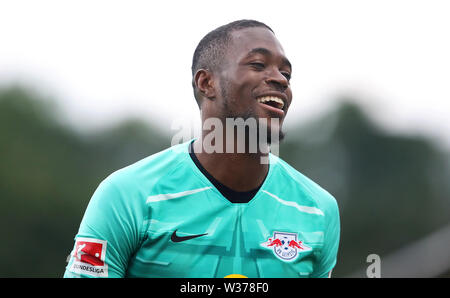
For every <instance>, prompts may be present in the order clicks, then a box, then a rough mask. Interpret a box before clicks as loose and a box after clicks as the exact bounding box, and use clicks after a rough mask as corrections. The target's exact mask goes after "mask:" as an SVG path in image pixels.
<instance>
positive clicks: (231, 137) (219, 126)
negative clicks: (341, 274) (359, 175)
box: [64, 20, 340, 277]
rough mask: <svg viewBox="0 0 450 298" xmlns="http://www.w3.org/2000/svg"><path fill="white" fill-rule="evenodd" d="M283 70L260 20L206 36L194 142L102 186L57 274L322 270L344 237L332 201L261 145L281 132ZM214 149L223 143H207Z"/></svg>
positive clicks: (197, 76)
mask: <svg viewBox="0 0 450 298" xmlns="http://www.w3.org/2000/svg"><path fill="white" fill-rule="evenodd" d="M291 72H292V66H291V63H290V62H289V60H288V59H287V57H286V54H285V52H284V50H283V48H282V46H281V44H280V43H279V41H278V40H277V38H276V37H275V35H274V33H273V31H272V29H270V28H269V27H268V26H267V25H265V24H263V23H260V22H257V21H253V20H240V21H236V22H232V23H230V24H227V25H224V26H221V27H219V28H217V29H215V30H214V31H211V32H210V33H208V34H207V35H206V36H205V37H204V38H203V39H202V40H201V41H200V43H199V45H198V46H197V49H196V50H195V53H194V58H193V64H192V78H193V79H192V83H193V87H194V96H195V98H196V100H197V103H198V105H199V108H200V111H201V117H202V123H203V130H202V137H201V138H199V139H194V140H191V141H189V142H187V143H184V144H179V145H175V146H172V147H171V148H169V149H166V150H165V151H162V152H159V153H157V154H154V155H151V156H149V157H147V158H145V159H143V160H141V161H139V162H137V163H135V164H133V165H130V166H128V167H126V168H124V169H121V170H118V171H116V172H115V173H113V174H111V175H110V176H109V177H107V178H106V179H105V180H104V181H103V182H102V183H101V184H100V185H99V187H98V188H97V190H96V191H95V193H94V195H93V197H92V199H91V201H90V203H89V206H88V208H87V210H86V212H85V215H84V217H83V220H82V222H81V225H80V228H79V231H78V233H77V235H76V237H75V246H74V249H73V251H72V253H71V257H70V261H69V263H68V265H67V267H66V272H65V275H64V276H65V277H226V276H236V275H238V276H247V277H327V276H330V273H331V270H332V269H333V267H334V266H335V264H336V255H337V250H338V245H339V233H340V228H339V212H338V207H337V204H336V200H335V199H334V198H333V197H332V196H331V195H330V194H329V193H328V192H326V191H325V190H323V189H322V188H321V187H320V186H319V185H317V184H316V183H314V182H313V181H311V180H310V179H308V178H307V177H305V176H304V175H302V174H301V173H299V172H298V171H296V170H295V169H294V168H292V167H291V166H289V165H288V164H287V163H286V162H284V161H283V160H282V159H280V158H278V157H277V156H276V155H274V154H271V153H268V152H267V151H265V150H263V149H264V145H273V144H274V143H277V142H278V141H279V139H282V138H283V132H282V124H283V120H284V117H285V116H286V114H287V111H288V109H289V106H290V104H291V101H292V92H291V86H290V83H289V80H290V77H291ZM211 119H214V121H212V122H211ZM230 119H231V120H232V121H231V122H230V121H229V120H230ZM236 119H241V120H242V121H240V122H239V121H236ZM251 121H254V123H257V125H254V126H251V125H248V124H249V123H250V122H251ZM208 123H209V124H208ZM211 123H213V124H214V131H215V132H216V133H215V134H214V138H211V137H210V136H211V132H212V131H213V125H210V124H211ZM227 123H233V124H234V125H228V124H227ZM236 123H238V124H237V125H235V124H236ZM242 126H244V127H243V128H244V132H245V136H244V138H243V139H239V138H238V134H235V133H234V132H235V131H236V130H239V129H240V128H242ZM230 130H231V131H232V132H233V133H230ZM274 132H275V133H274ZM255 134H257V135H258V137H257V138H255V137H254V135H255ZM208 136H209V137H208ZM273 136H276V137H275V138H274V137H273ZM255 139H256V140H257V142H258V146H257V150H253V151H252V150H250V148H251V147H252V142H254V140H255ZM205 140H208V141H205ZM242 140H243V141H242ZM240 142H241V143H242V142H243V143H244V144H240ZM218 144H219V145H220V146H218V147H223V148H228V149H231V150H224V151H220V150H211V148H208V147H211V146H214V148H217V145H218ZM230 144H231V145H230ZM241 145H242V146H241ZM261 145H262V146H261ZM239 146H241V149H242V148H243V150H237V149H238V147H239ZM223 152H224V153H223ZM262 157H266V159H267V161H268V162H261V161H262V159H261V158H262Z"/></svg>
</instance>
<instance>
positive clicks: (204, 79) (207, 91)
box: [194, 68, 216, 99]
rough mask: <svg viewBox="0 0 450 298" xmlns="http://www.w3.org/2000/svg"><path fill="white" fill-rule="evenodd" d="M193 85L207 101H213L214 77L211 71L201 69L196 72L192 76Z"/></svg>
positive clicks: (214, 91)
mask: <svg viewBox="0 0 450 298" xmlns="http://www.w3.org/2000/svg"><path fill="white" fill-rule="evenodd" d="M194 84H195V86H196V87H197V90H198V92H199V93H200V94H201V95H202V96H204V97H206V98H208V99H214V98H215V97H216V89H215V87H214V76H213V74H212V73H211V71H209V70H207V69H203V68H201V69H199V70H197V72H196V73H195V76H194Z"/></svg>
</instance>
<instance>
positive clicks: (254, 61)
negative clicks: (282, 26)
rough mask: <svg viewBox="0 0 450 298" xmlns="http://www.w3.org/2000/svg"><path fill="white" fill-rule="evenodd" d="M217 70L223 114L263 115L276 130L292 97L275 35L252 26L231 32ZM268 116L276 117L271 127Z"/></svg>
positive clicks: (288, 70)
mask: <svg viewBox="0 0 450 298" xmlns="http://www.w3.org/2000/svg"><path fill="white" fill-rule="evenodd" d="M227 49H228V51H227V55H226V56H225V57H224V63H223V65H222V68H221V71H220V73H219V88H220V92H218V95H217V98H216V100H217V101H218V104H219V105H220V113H221V114H222V115H221V116H222V117H224V118H237V117H242V118H244V119H248V118H250V117H253V118H255V119H257V120H259V119H261V118H265V119H266V120H267V123H268V129H269V130H270V129H277V130H279V134H280V138H282V137H283V134H282V132H281V126H282V123H283V120H284V117H285V115H286V113H287V111H288V108H289V105H290V104H291V101H292V92H291V87H290V84H289V79H290V76H291V71H292V69H291V65H290V63H289V61H288V60H287V58H286V57H285V55H284V51H283V48H282V47H281V45H280V43H279V42H278V40H277V39H276V37H275V35H274V34H273V33H272V32H271V31H269V30H268V29H266V28H260V27H254V28H246V29H242V30H237V31H234V32H232V40H231V42H230V44H229V46H228V48H227ZM272 119H275V120H278V121H279V126H278V127H271V124H272V123H274V122H271V120H272Z"/></svg>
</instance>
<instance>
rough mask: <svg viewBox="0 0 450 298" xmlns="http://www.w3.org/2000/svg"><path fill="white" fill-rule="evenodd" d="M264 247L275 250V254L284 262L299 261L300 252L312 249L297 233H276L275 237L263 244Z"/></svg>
mask: <svg viewBox="0 0 450 298" xmlns="http://www.w3.org/2000/svg"><path fill="white" fill-rule="evenodd" d="M261 246H262V247H265V248H268V249H273V253H274V254H275V256H277V258H279V259H280V260H282V261H286V262H292V261H294V260H295V259H297V257H298V255H299V252H305V251H310V250H311V249H312V248H311V247H309V246H307V245H306V244H305V243H303V242H302V241H300V240H297V233H287V232H274V233H273V237H271V238H269V240H267V241H266V242H263V243H261Z"/></svg>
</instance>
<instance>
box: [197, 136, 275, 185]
mask: <svg viewBox="0 0 450 298" xmlns="http://www.w3.org/2000/svg"><path fill="white" fill-rule="evenodd" d="M202 140H205V138H204V136H203V137H202V139H197V140H195V142H194V144H193V145H194V153H195V155H196V156H197V159H198V160H199V162H200V163H201V165H202V166H203V167H204V168H205V169H206V171H208V173H210V174H211V175H212V176H213V177H214V178H215V179H216V180H218V181H219V182H220V183H222V184H224V185H225V186H227V187H229V188H231V189H232V190H235V191H250V190H253V189H255V188H257V187H259V186H260V185H261V184H262V183H263V182H264V179H265V177H266V176H267V173H268V171H269V165H268V163H264V162H262V160H263V159H264V158H268V154H267V153H261V152H256V153H249V151H248V150H247V149H248V148H245V150H244V151H245V153H238V151H236V149H237V148H236V146H235V150H234V151H232V153H226V152H230V150H225V148H226V144H225V143H223V150H215V151H213V150H212V149H213V148H209V147H211V146H207V145H206V144H209V143H208V142H204V141H202ZM205 143H206V144H205ZM216 149H217V148H216ZM218 152H225V153H218Z"/></svg>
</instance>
